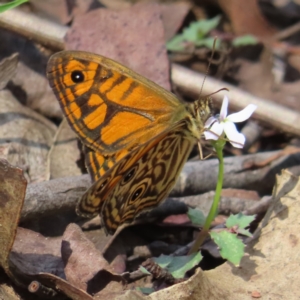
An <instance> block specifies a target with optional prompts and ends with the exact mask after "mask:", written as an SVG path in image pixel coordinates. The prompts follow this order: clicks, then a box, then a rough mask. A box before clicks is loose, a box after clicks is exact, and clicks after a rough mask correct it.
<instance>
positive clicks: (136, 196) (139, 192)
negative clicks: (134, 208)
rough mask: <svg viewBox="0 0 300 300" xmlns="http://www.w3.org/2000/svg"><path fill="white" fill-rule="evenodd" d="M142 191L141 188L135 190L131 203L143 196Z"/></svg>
mask: <svg viewBox="0 0 300 300" xmlns="http://www.w3.org/2000/svg"><path fill="white" fill-rule="evenodd" d="M142 191H143V188H141V187H140V188H138V189H137V190H135V191H134V193H133V195H132V197H131V201H134V200H136V199H137V198H138V197H139V196H140V195H141V193H142Z"/></svg>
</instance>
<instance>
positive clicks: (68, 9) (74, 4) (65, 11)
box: [30, 0, 95, 24]
mask: <svg viewBox="0 0 300 300" xmlns="http://www.w3.org/2000/svg"><path fill="white" fill-rule="evenodd" d="M93 2H95V1H93V0H76V1H61V0H43V1H40V0H32V1H30V4H31V5H32V6H33V8H34V10H35V11H36V12H38V14H40V15H44V16H46V17H47V18H50V19H52V20H53V21H56V22H58V23H60V24H67V23H69V22H70V21H71V20H72V19H73V17H74V15H78V14H82V13H84V12H86V11H88V10H89V8H90V7H91V5H92V4H93Z"/></svg>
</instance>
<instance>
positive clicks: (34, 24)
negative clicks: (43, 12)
mask: <svg viewBox="0 0 300 300" xmlns="http://www.w3.org/2000/svg"><path fill="white" fill-rule="evenodd" d="M0 27H2V28H5V29H7V30H9V31H12V32H15V33H17V34H19V35H21V36H24V37H25V38H27V39H29V40H34V41H36V42H38V43H40V44H42V45H44V46H46V47H50V48H53V49H60V50H62V49H64V47H65V46H64V36H65V34H66V33H67V30H68V27H66V26H62V25H59V24H57V23H54V22H51V21H49V20H47V19H45V18H40V17H38V16H36V15H34V14H31V13H25V12H23V11H20V10H18V9H12V10H8V11H6V12H4V13H1V14H0Z"/></svg>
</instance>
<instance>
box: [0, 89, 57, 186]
mask: <svg viewBox="0 0 300 300" xmlns="http://www.w3.org/2000/svg"><path fill="white" fill-rule="evenodd" d="M0 114H1V119H0V136H1V139H2V143H1V144H0V157H1V158H5V159H7V160H8V161H9V162H10V163H11V164H12V165H15V166H18V167H20V168H22V169H23V170H24V171H26V172H25V176H26V178H27V180H28V181H29V182H36V181H41V180H45V179H46V172H47V163H46V159H47V155H48V151H49V149H50V146H51V144H52V140H53V136H54V133H55V131H56V126H55V125H54V124H53V123H51V122H50V121H49V120H47V119H45V118H44V117H43V116H41V115H40V114H37V113H36V112H34V111H32V110H31V109H29V108H27V107H24V106H23V105H21V104H20V103H19V102H18V101H17V100H16V99H15V98H14V97H13V96H12V95H11V93H10V92H9V91H7V90H3V91H0Z"/></svg>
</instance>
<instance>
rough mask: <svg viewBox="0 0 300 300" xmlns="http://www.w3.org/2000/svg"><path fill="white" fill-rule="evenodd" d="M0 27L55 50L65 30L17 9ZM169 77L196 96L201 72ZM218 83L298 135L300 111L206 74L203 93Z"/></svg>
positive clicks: (234, 102) (237, 103)
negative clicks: (256, 95) (254, 94)
mask: <svg viewBox="0 0 300 300" xmlns="http://www.w3.org/2000/svg"><path fill="white" fill-rule="evenodd" d="M0 27H2V28H6V29H8V30H10V31H13V32H16V33H18V34H20V35H23V36H25V37H27V38H29V39H32V40H34V41H36V42H39V43H41V44H42V45H45V46H50V47H53V48H55V49H58V50H63V49H64V41H63V38H64V36H65V34H66V32H67V30H68V27H67V26H62V25H58V24H56V23H53V22H51V21H48V20H45V19H42V18H39V17H37V16H35V15H33V14H30V13H25V12H22V11H18V10H17V9H13V10H9V11H7V12H4V13H2V14H0ZM172 80H173V82H174V84H175V85H176V86H178V88H179V89H180V90H182V91H183V92H184V93H186V94H188V95H190V96H192V97H193V98H194V99H197V98H198V97H199V92H200V88H201V82H203V80H204V75H203V74H200V73H197V72H195V71H191V70H189V69H187V68H185V67H182V66H179V65H177V64H172ZM221 87H226V88H228V89H229V90H230V94H229V95H230V106H231V107H232V109H234V110H240V109H243V108H244V107H245V106H246V105H247V104H249V103H253V104H256V105H257V106H258V108H257V110H256V111H255V113H254V115H253V117H254V118H255V119H257V120H260V121H262V122H264V123H265V124H267V125H269V126H271V127H273V128H277V129H278V130H281V131H284V132H286V133H291V134H294V135H297V136H300V128H299V126H298V124H299V121H300V114H299V113H297V112H296V111H293V110H291V109H289V108H286V107H284V106H281V105H279V104H276V103H274V102H272V101H269V100H266V99H262V98H259V97H255V96H253V95H251V94H249V93H247V92H244V91H242V90H241V89H239V88H237V87H235V86H232V85H230V84H228V83H224V82H222V81H219V80H216V79H214V78H212V77H209V76H208V77H206V79H205V85H204V87H203V94H211V93H212V92H214V91H217V90H219V89H220V88H221ZM214 99H216V102H217V103H219V104H221V101H222V99H223V95H221V93H219V94H216V95H215V96H214Z"/></svg>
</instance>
